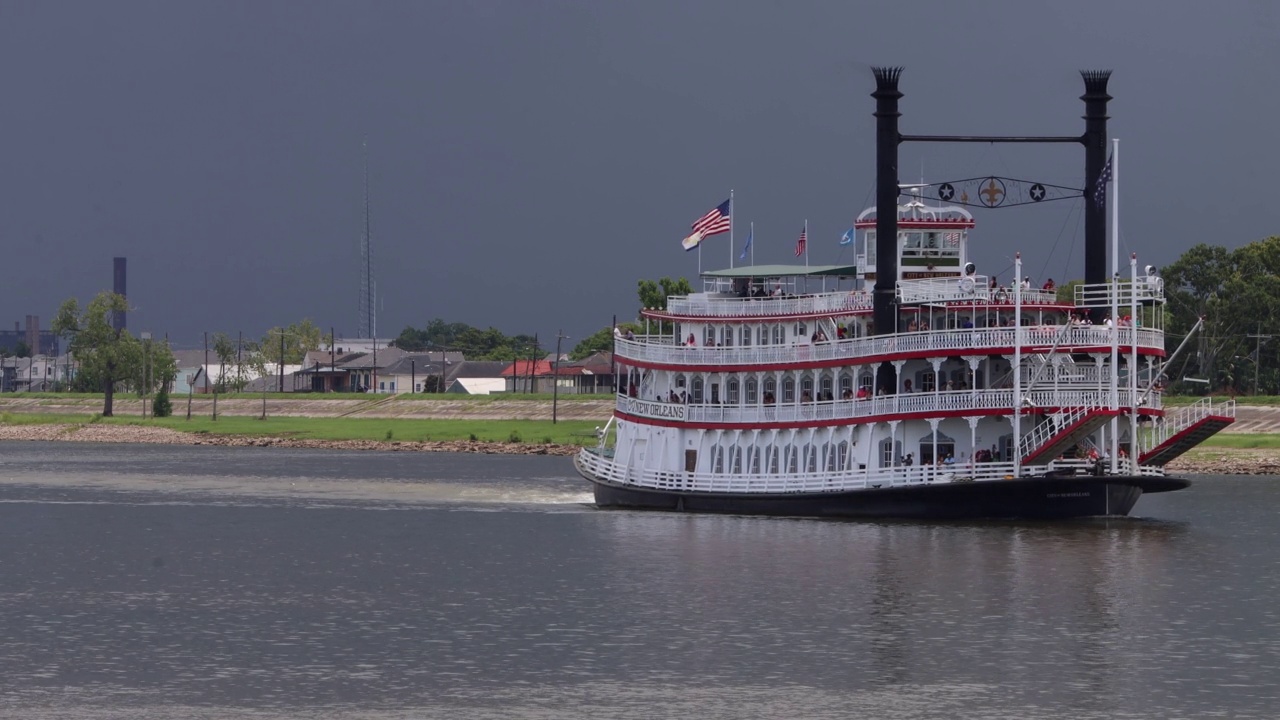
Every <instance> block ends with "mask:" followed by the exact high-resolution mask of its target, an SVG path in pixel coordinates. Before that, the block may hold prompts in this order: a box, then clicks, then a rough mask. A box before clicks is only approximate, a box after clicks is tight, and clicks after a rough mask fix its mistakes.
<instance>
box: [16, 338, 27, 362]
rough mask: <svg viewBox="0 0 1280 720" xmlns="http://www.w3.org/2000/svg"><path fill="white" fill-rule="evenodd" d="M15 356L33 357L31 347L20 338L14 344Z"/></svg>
mask: <svg viewBox="0 0 1280 720" xmlns="http://www.w3.org/2000/svg"><path fill="white" fill-rule="evenodd" d="M13 356H14V357H20V358H25V357H31V347H30V346H29V345H27V343H26V342H24V341H22V340H19V341H18V342H17V344H15V345H14V346H13Z"/></svg>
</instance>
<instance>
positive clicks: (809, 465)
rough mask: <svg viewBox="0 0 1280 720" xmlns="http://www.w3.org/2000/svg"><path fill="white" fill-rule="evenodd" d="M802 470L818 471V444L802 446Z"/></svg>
mask: <svg viewBox="0 0 1280 720" xmlns="http://www.w3.org/2000/svg"><path fill="white" fill-rule="evenodd" d="M804 470H805V472H811V473H816V472H818V446H817V445H805V446H804Z"/></svg>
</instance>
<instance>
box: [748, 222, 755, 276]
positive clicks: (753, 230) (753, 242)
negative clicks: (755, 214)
mask: <svg viewBox="0 0 1280 720" xmlns="http://www.w3.org/2000/svg"><path fill="white" fill-rule="evenodd" d="M747 237H749V238H751V264H752V266H754V265H755V264H756V221H755V220H752V221H751V231H750V232H748V233H747Z"/></svg>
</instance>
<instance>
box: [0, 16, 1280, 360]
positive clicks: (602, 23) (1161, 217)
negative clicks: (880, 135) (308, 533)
mask: <svg viewBox="0 0 1280 720" xmlns="http://www.w3.org/2000/svg"><path fill="white" fill-rule="evenodd" d="M872 64H901V65H905V66H906V72H905V74H904V76H903V81H902V89H903V91H904V92H905V94H906V97H905V98H904V99H903V102H902V110H903V118H902V129H903V131H904V132H907V133H986V134H990V133H1026V134H1076V133H1079V132H1080V131H1081V130H1082V128H1083V121H1082V120H1080V116H1081V115H1082V113H1083V103H1081V102H1080V101H1079V99H1078V98H1079V96H1080V95H1081V93H1082V92H1083V86H1082V83H1081V81H1080V79H1079V76H1078V74H1077V70H1079V69H1081V68H1111V69H1113V70H1114V71H1115V74H1114V76H1113V77H1112V81H1111V94H1112V95H1113V96H1115V98H1116V99H1115V100H1114V101H1113V102H1112V103H1111V115H1112V118H1113V120H1112V123H1111V135H1112V136H1114V137H1119V138H1121V171H1120V176H1121V177H1120V182H1121V188H1120V194H1121V196H1122V203H1123V204H1122V209H1121V218H1122V220H1121V223H1122V235H1123V238H1122V239H1123V249H1124V250H1125V251H1126V252H1127V251H1129V250H1136V251H1138V253H1139V259H1140V262H1141V263H1148V262H1150V263H1155V264H1157V265H1163V264H1166V263H1168V262H1170V261H1172V260H1174V259H1176V257H1177V256H1178V254H1179V253H1180V252H1182V251H1183V250H1185V249H1186V248H1188V247H1190V246H1192V245H1194V244H1196V243H1199V242H1209V243H1220V244H1223V245H1226V246H1228V247H1237V246H1239V245H1241V244H1244V243H1247V242H1250V241H1253V240H1256V239H1259V238H1262V237H1265V236H1267V235H1269V234H1274V233H1277V232H1280V227H1278V226H1280V223H1278V222H1277V214H1278V213H1280V210H1277V208H1280V203H1277V202H1276V200H1275V192H1276V191H1275V185H1276V183H1275V182H1274V180H1273V175H1274V173H1275V172H1276V168H1277V167H1280V144H1278V142H1277V140H1276V137H1275V128H1276V123H1277V118H1280V9H1278V6H1277V4H1276V3H1273V2H1270V1H1269V0H1256V1H1252V2H1248V1H1231V2H1226V1H1224V2H1217V3H1207V2H1200V1H1197V2H1189V1H1187V0H1169V1H1166V2H1159V3H1153V2H1115V1H1114V0H1110V1H1106V0H1085V1H1077V2H1071V3H1065V2H1064V3H1029V2H1022V1H1019V2H978V3H956V2H953V1H946V2H940V1H935V0H917V1H916V2H885V3H867V2H856V3H855V2H823V3H816V2H797V3H774V2H764V1H762V0H738V1H733V0H702V1H699V2H676V1H672V0H649V1H646V2H631V3H614V2H567V1H555V2H552V1H545V2H544V1H538V0H526V1H511V2H494V1H483V2H376V3H375V2H300V1H299V2H257V1H255V2H222V3H193V2H168V1H161V0H157V1H155V2H132V1H124V0H117V1H113V2H63V3H48V2H34V1H30V0H3V1H2V2H0V103H2V104H0V108H2V110H0V143H2V147H3V150H2V152H0V251H2V252H3V260H0V263H2V264H3V268H4V270H3V273H2V274H0V323H3V324H4V325H5V326H9V327H11V325H9V324H10V323H12V322H13V321H14V320H17V319H21V318H22V317H23V316H24V315H26V314H28V313H31V314H38V315H40V316H41V317H42V318H44V319H45V320H44V322H45V324H46V326H47V324H48V322H49V321H50V320H51V319H52V316H53V314H54V312H55V310H56V308H57V306H58V304H59V303H60V302H61V301H62V300H64V299H65V298H67V297H71V296H77V297H80V298H81V299H87V298H89V297H91V296H92V295H93V294H94V293H96V292H97V291H99V290H103V289H108V288H109V287H110V284H111V258H112V257H113V256H116V255H123V256H127V257H128V259H129V298H130V302H131V303H132V304H133V306H134V307H135V308H136V310H135V311H134V312H133V313H132V314H131V315H130V317H129V321H130V322H129V324H130V327H131V329H133V330H135V331H138V330H143V329H149V330H151V331H152V332H155V333H165V332H167V333H169V334H170V336H171V337H172V338H174V339H175V340H177V341H178V342H180V343H182V344H193V343H195V342H196V341H197V340H198V338H199V336H200V334H201V333H202V332H203V331H206V330H208V331H217V330H222V331H227V332H231V333H235V332H236V331H239V330H243V331H245V332H246V333H247V334H252V335H256V334H259V333H261V332H262V331H263V330H264V329H265V328H266V327H268V326H271V325H275V324H281V323H289V322H294V321H297V320H299V319H301V318H303V317H310V318H312V319H314V320H315V321H316V322H317V323H319V324H320V325H322V326H324V327H326V328H327V327H329V326H331V325H332V326H336V327H337V330H338V333H339V334H340V335H341V334H345V335H347V336H348V337H350V336H353V335H354V334H355V331H356V315H357V312H356V308H357V292H358V263H359V251H358V247H359V239H360V234H361V230H362V199H361V198H362V190H361V140H362V138H363V137H364V136H366V135H367V136H368V143H369V154H370V175H371V184H372V198H373V199H372V216H373V220H372V225H373V236H374V243H375V254H376V257H377V261H376V262H377V267H376V272H377V277H378V289H379V294H380V296H381V298H382V300H381V302H382V303H383V310H382V311H381V312H380V314H379V319H378V325H379V335H381V336H384V337H385V336H394V335H395V334H397V333H398V332H399V331H400V330H401V329H402V328H403V327H404V326H405V325H407V324H413V325H422V324H424V323H425V322H426V321H427V320H429V319H430V318H433V317H442V318H445V319H446V320H449V321H462V322H467V323H470V324H473V325H478V326H482V327H485V326H490V325H492V326H494V327H497V328H499V329H501V330H502V331H504V332H506V333H516V332H530V333H532V332H535V331H537V332H539V333H541V334H542V336H543V337H544V338H545V337H546V336H547V335H548V334H554V331H555V330H556V329H557V328H563V329H564V330H565V332H566V333H567V334H569V335H570V336H572V337H573V339H572V340H570V341H568V343H567V344H568V345H570V346H571V345H572V343H573V342H576V339H579V338H581V337H582V336H583V335H585V334H587V333H589V332H591V331H594V330H596V329H598V328H600V327H603V326H605V325H607V324H608V323H609V320H610V316H611V315H613V314H615V313H616V314H617V315H618V316H619V317H620V318H623V319H625V318H629V317H633V316H634V315H635V312H636V306H637V302H636V296H635V285H636V280H637V279H638V278H656V277H660V276H663V275H672V276H679V275H684V276H686V277H689V278H691V279H692V278H693V276H694V275H695V273H696V268H697V257H696V253H685V252H683V251H682V250H681V249H680V247H679V241H680V239H681V238H682V237H683V236H684V235H685V234H687V232H688V226H689V223H690V222H692V221H693V220H694V219H696V218H697V217H698V216H699V215H700V214H702V213H703V212H705V211H707V210H709V209H710V208H711V207H712V206H714V205H715V204H717V203H719V202H720V201H722V200H723V199H725V197H727V195H728V192H729V189H730V188H733V189H734V190H735V191H736V196H737V200H738V204H737V215H736V219H737V221H738V223H739V225H738V228H739V230H738V235H737V241H738V244H739V245H740V244H741V242H742V240H743V237H744V235H745V227H746V224H747V222H749V221H752V220H754V221H755V224H756V237H755V244H756V256H755V259H756V262H757V263H764V262H789V261H793V260H794V258H793V257H792V255H791V252H792V248H793V245H794V242H795V238H796V235H797V234H798V232H799V230H800V227H801V224H802V222H803V221H804V220H805V219H806V218H808V220H809V228H810V242H811V261H812V262H813V263H815V264H822V263H832V262H844V261H849V260H850V259H851V258H850V255H849V253H848V251H847V250H846V251H845V254H844V255H843V256H842V255H841V254H840V251H841V249H840V248H839V247H838V246H837V244H836V241H837V239H838V238H839V236H840V233H841V232H842V231H843V230H844V229H845V228H846V227H848V225H849V223H850V221H851V220H852V218H853V217H854V216H856V215H857V214H858V212H859V211H861V210H862V209H863V208H864V207H865V206H867V205H869V204H870V202H871V199H872V198H871V188H872V185H873V183H874V166H873V156H874V147H873V143H874V135H873V129H874V125H873V119H872V117H871V113H872V112H873V110H874V107H873V100H872V99H871V98H870V97H868V93H870V92H871V90H872V89H873V81H872V79H871V75H870V72H869V66H870V65H872ZM1083 164H1084V161H1083V152H1082V151H1081V150H1080V148H1079V147H1078V146H1074V145H1071V146H1055V147H1026V146H996V147H993V146H989V145H961V146H957V145H951V146H943V145H931V146H910V145H908V146H904V148H903V153H902V163H901V167H902V180H903V181H914V180H917V179H918V178H919V176H920V174H921V170H922V169H923V173H924V175H925V177H926V178H928V179H929V180H933V181H938V180H943V179H955V178H963V177H972V176H975V175H986V174H998V175H1006V176H1014V177H1027V178H1032V179H1036V180H1042V181H1046V182H1055V183H1060V184H1065V185H1075V186H1079V185H1082V184H1083ZM1079 206H1080V202H1079V201H1067V202H1060V203H1052V204H1048V205H1045V206H1039V207H1036V208H1030V209H1014V210H1002V211H983V212H980V213H979V214H978V221H979V227H978V230H977V231H976V232H975V233H974V234H973V251H972V254H973V255H974V258H975V260H976V261H977V262H978V264H979V266H980V267H981V271H982V272H993V271H994V272H1000V273H1002V274H1004V275H1007V274H1008V272H1009V271H1008V268H1009V264H1010V261H1009V258H1010V257H1011V256H1012V254H1013V252H1014V251H1015V250H1021V251H1022V252H1023V255H1024V258H1026V264H1025V267H1026V270H1027V272H1028V273H1029V274H1030V275H1031V276H1033V277H1034V278H1036V279H1037V282H1039V281H1040V279H1041V278H1043V277H1045V276H1046V275H1051V276H1054V277H1055V278H1058V279H1059V280H1062V279H1067V278H1070V277H1078V276H1080V275H1081V274H1082V272H1083V251H1082V249H1080V247H1079V244H1080V242H1081V229H1080V226H1079V223H1078V220H1077V218H1078V216H1079V214H1080V213H1079ZM727 245H728V239H727V236H719V237H715V238H712V239H710V240H708V241H707V244H706V247H705V250H704V255H703V262H704V267H705V268H707V269H712V268H716V267H721V266H724V265H727V264H728V258H729V254H730V253H729V249H728V247H727Z"/></svg>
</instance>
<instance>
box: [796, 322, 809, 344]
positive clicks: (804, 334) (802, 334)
mask: <svg viewBox="0 0 1280 720" xmlns="http://www.w3.org/2000/svg"><path fill="white" fill-rule="evenodd" d="M796 339H797V340H808V339H809V327H808V326H807V325H805V324H804V323H802V322H798V323H796Z"/></svg>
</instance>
